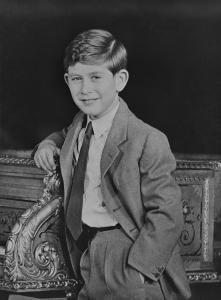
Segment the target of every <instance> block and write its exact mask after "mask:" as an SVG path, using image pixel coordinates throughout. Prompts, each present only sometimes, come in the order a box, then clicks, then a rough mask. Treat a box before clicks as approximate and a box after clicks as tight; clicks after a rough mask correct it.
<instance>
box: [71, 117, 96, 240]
mask: <svg viewBox="0 0 221 300" xmlns="http://www.w3.org/2000/svg"><path fill="white" fill-rule="evenodd" d="M92 134H93V127H92V123H91V122H89V123H88V126H87V129H86V131H85V135H84V140H83V143H82V146H81V150H80V153H79V158H78V161H77V165H76V167H75V169H74V176H73V182H72V187H71V193H70V199H69V203H68V207H67V213H66V223H67V227H68V229H69V231H70V232H71V234H72V236H73V238H74V239H75V241H76V240H77V239H78V238H79V236H80V234H81V232H82V222H81V214H82V204H83V195H84V179H85V172H86V167H87V158H88V151H89V146H90V139H91V135H92Z"/></svg>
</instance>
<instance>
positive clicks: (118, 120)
mask: <svg viewBox="0 0 221 300" xmlns="http://www.w3.org/2000/svg"><path fill="white" fill-rule="evenodd" d="M127 123H128V107H127V105H126V103H125V102H124V101H123V100H122V99H120V106H119V108H118V111H117V113H116V115H115V117H114V120H113V124H112V126H111V129H110V132H109V134H108V137H107V140H106V143H105V146H104V150H103V153H102V157H101V178H103V176H104V175H105V174H106V172H107V171H108V170H109V168H110V167H111V165H112V164H113V162H114V161H115V160H116V159H117V158H119V156H120V155H122V152H121V151H120V148H119V146H120V145H121V144H122V143H123V142H125V141H126V139H127Z"/></svg>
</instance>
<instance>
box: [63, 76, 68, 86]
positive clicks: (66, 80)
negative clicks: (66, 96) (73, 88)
mask: <svg viewBox="0 0 221 300" xmlns="http://www.w3.org/2000/svg"><path fill="white" fill-rule="evenodd" d="M64 81H65V82H66V83H67V85H68V86H69V82H68V74H67V73H65V74H64Z"/></svg>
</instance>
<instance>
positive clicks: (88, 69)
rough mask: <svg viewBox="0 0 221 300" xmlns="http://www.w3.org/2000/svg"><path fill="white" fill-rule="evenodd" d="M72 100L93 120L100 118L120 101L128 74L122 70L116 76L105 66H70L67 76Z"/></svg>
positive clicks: (80, 64)
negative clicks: (119, 96)
mask: <svg viewBox="0 0 221 300" xmlns="http://www.w3.org/2000/svg"><path fill="white" fill-rule="evenodd" d="M64 76H65V81H66V83H67V84H68V87H69V89H70V92H71V95H72V98H73V100H74V102H75V104H76V105H77V106H78V108H79V109H80V110H81V111H83V112H84V113H85V114H87V115H90V117H91V118H93V119H94V118H100V117H102V116H104V115H105V114H106V113H107V112H109V111H110V110H111V109H112V108H113V107H114V106H115V104H116V103H117V101H118V97H117V95H118V92H120V91H121V90H123V88H124V87H125V85H126V83H127V79H128V73H127V71H126V70H121V71H119V72H118V73H116V74H115V75H113V74H112V73H111V71H110V70H108V69H107V67H106V65H105V64H102V65H86V64H82V63H79V62H78V63H76V64H75V65H74V66H69V68H68V73H66V74H65V75H64Z"/></svg>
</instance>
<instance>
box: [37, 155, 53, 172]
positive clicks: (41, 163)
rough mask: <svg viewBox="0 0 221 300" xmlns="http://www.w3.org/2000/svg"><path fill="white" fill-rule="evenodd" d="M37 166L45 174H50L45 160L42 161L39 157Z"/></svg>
mask: <svg viewBox="0 0 221 300" xmlns="http://www.w3.org/2000/svg"><path fill="white" fill-rule="evenodd" d="M39 164H40V167H41V168H42V169H43V170H45V171H46V172H47V173H49V172H51V170H50V167H49V165H48V163H47V161H46V159H45V158H44V159H42V158H41V157H40V156H39Z"/></svg>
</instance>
